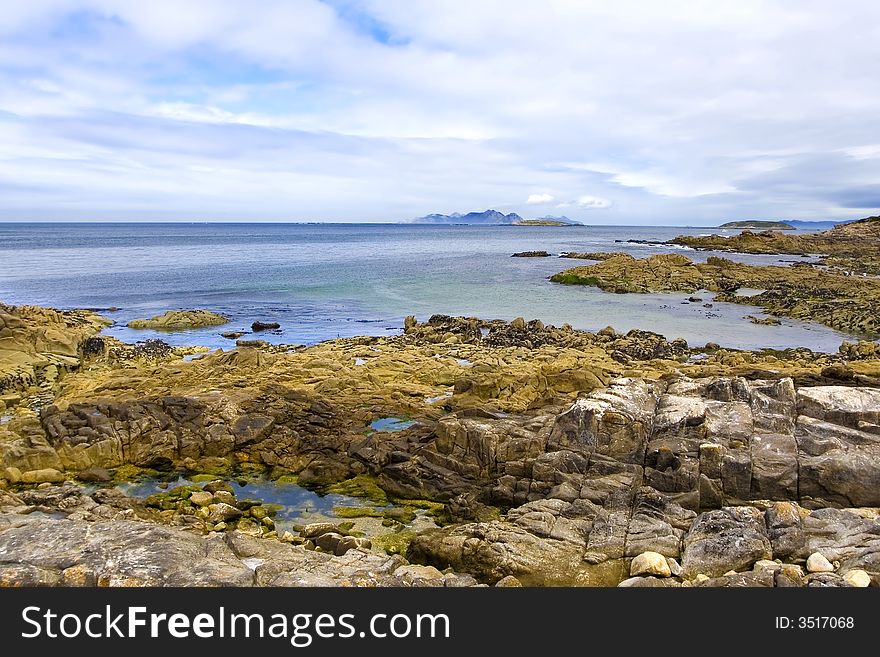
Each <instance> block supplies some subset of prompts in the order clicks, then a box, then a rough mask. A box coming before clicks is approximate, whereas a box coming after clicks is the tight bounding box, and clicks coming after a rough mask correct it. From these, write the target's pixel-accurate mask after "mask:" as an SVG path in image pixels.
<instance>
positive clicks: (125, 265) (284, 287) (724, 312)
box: [0, 223, 853, 352]
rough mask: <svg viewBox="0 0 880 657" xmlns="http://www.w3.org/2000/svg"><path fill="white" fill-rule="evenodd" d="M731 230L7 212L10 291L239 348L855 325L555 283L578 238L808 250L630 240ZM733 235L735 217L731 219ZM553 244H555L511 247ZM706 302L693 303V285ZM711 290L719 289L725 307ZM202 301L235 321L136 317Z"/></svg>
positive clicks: (754, 342)
mask: <svg viewBox="0 0 880 657" xmlns="http://www.w3.org/2000/svg"><path fill="white" fill-rule="evenodd" d="M711 232H719V231H718V229H714V230H713V229H707V228H681V227H647V226H572V227H539V226H454V225H449V226H431V225H412V224H280V223H271V224H270V223H162V224H160V223H0V302H3V303H7V304H13V305H17V304H35V305H44V306H52V307H56V308H93V309H97V310H99V311H100V312H101V313H102V314H103V315H105V316H106V317H108V318H110V319H112V320H113V321H114V325H113V326H111V327H110V328H108V329H106V333H107V334H109V335H113V336H115V337H117V338H119V339H121V340H124V341H126V342H137V341H140V340H147V339H153V338H158V339H162V340H164V341H166V342H168V343H170V344H173V345H204V346H207V347H210V348H212V349H217V348H220V349H230V348H233V347H234V342H233V341H230V340H228V339H226V338H223V337H222V336H221V335H220V333H221V332H224V331H234V330H241V331H248V330H249V329H250V325H251V323H252V322H254V321H256V320H259V321H263V322H278V323H279V324H280V325H281V328H280V329H279V330H277V331H265V332H261V333H260V334H258V335H257V336H248V337H259V338H260V339H264V340H267V341H269V342H272V343H286V344H314V343H316V342H320V341H323V340H327V339H331V338H337V337H350V336H356V335H374V336H388V335H397V334H400V333H401V332H402V330H403V320H404V317H405V316H407V315H415V316H416V317H417V318H418V319H419V320H420V321H421V320H427V319H428V318H429V317H430V316H431V315H434V314H447V315H465V316H474V317H481V318H484V319H505V320H511V319H514V318H516V317H524V318H525V319H527V320H529V319H541V320H542V321H543V322H544V323H546V324H555V325H557V326H559V325H562V324H564V323H568V324H571V325H572V326H573V327H575V328H578V329H585V330H591V331H595V330H598V329H601V328H603V327H606V326H613V327H614V328H615V329H616V330H618V331H627V330H629V329H633V328H639V329H646V330H650V331H655V332H657V333H661V334H663V335H665V336H666V337H668V338H670V339H672V338H678V337H682V338H684V339H685V340H687V341H688V343H689V344H691V345H692V346H702V345H703V344H705V343H707V342H715V343H718V344H720V345H722V346H725V347H731V348H739V349H759V348H765V347H766V348H773V349H784V348H788V347H807V348H809V349H812V350H814V351H822V352H834V351H837V348H838V346H839V345H840V343H841V342H842V341H844V340H847V339H849V340H851V339H853V337H852V336H848V335H846V334H843V333H840V332H837V331H834V330H831V329H829V328H827V327H824V326H822V325H819V324H816V323H813V322H804V321H796V320H789V319H782V324H781V325H780V326H763V325H756V324H754V323H752V322H750V321H749V320H748V319H746V318H745V316H746V315H754V316H756V317H763V316H764V315H763V314H762V313H761V312H760V310H759V309H757V308H754V307H750V306H746V305H739V304H730V303H719V302H713V301H712V296H713V295H712V294H711V293H709V292H701V293H696V294H694V295H691V294H681V293H672V294H612V293H606V292H603V291H601V290H599V289H597V288H592V287H585V286H568V285H558V284H554V283H551V282H550V281H549V280H548V279H549V277H550V276H551V275H553V274H555V273H557V272H559V271H562V270H563V269H566V268H569V267H573V266H577V265H583V264H589V262H587V261H579V260H565V259H560V258H558V257H556V256H558V254H559V253H561V252H565V251H625V252H627V253H630V254H632V255H634V256H636V257H645V256H649V255H652V254H656V253H664V252H669V251H672V250H675V251H679V252H681V253H684V254H685V255H687V256H688V257H690V258H691V259H693V260H696V261H703V260H705V259H706V258H707V257H709V256H711V255H723V256H724V257H729V258H732V259H734V260H738V261H741V262H746V263H753V264H790V263H791V261H792V260H794V259H797V256H784V255H783V256H775V255H773V256H764V255H745V254H717V253H713V252H710V251H693V250H690V249H686V248H680V247H670V246H667V245H652V244H638V243H632V242H627V240H645V241H664V240H668V239H671V238H673V237H675V236H676V235H682V234H685V235H705V234H709V233H711ZM728 232H729V233H730V234H734V233H735V232H737V231H728ZM519 251H548V252H549V253H551V254H553V257H548V258H513V257H511V255H512V254H513V253H515V252H519ZM691 296H695V297H699V298H700V299H701V301H699V302H690V301H688V297H691ZM705 304H712V307H711V308H707V307H705ZM190 308H204V309H209V310H213V311H215V312H218V313H221V314H224V315H226V316H228V317H229V318H230V320H231V322H230V323H229V324H227V325H225V326H222V327H212V328H208V329H197V330H189V331H178V332H173V333H167V332H162V333H160V332H155V331H149V330H133V329H129V328H127V327H126V323H127V322H128V321H130V320H132V319H135V318H145V317H152V316H154V315H158V314H161V313H163V312H165V311H166V310H174V309H190Z"/></svg>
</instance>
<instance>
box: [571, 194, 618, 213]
mask: <svg viewBox="0 0 880 657" xmlns="http://www.w3.org/2000/svg"><path fill="white" fill-rule="evenodd" d="M577 204H578V206H579V207H582V208H586V209H587V210H601V209H604V208H610V207H611V201H609V200H608V199H607V198H600V197H598V196H579V197H578V199H577Z"/></svg>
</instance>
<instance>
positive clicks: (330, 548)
mask: <svg viewBox="0 0 880 657" xmlns="http://www.w3.org/2000/svg"><path fill="white" fill-rule="evenodd" d="M343 538H345V537H344V536H343V535H342V534H339V533H337V532H324V533H323V534H321V535H320V536H318V537H316V538H315V545H316V546H317V547H319V548H321V550H322V551H324V552H329V553H330V554H335V553H336V546H337V545H339V543H340V541H342V539H343ZM349 538H350V537H349ZM352 547H354V546H353V545H352ZM346 549H348V548H346Z"/></svg>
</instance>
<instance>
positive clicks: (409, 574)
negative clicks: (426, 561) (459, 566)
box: [394, 564, 443, 581]
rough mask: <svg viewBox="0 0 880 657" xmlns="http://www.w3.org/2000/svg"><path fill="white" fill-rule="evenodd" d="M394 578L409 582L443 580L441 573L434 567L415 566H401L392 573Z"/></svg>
mask: <svg viewBox="0 0 880 657" xmlns="http://www.w3.org/2000/svg"><path fill="white" fill-rule="evenodd" d="M394 576H395V577H400V578H401V579H404V580H409V581H412V580H415V579H427V580H432V579H443V573H441V572H440V571H439V570H437V569H436V568H435V567H434V566H419V565H417V564H411V565H409V566H401V567H400V568H398V569H397V570H395V571H394Z"/></svg>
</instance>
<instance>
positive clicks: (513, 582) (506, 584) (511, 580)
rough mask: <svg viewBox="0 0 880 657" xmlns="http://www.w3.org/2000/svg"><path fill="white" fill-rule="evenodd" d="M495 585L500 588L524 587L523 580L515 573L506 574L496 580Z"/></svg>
mask: <svg viewBox="0 0 880 657" xmlns="http://www.w3.org/2000/svg"><path fill="white" fill-rule="evenodd" d="M495 586H497V587H500V588H518V587H522V582H520V581H519V580H518V579H517V578H516V577H514V576H513V575H506V576H505V577H502V578H501V579H499V580H498V581H497V582H495Z"/></svg>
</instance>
